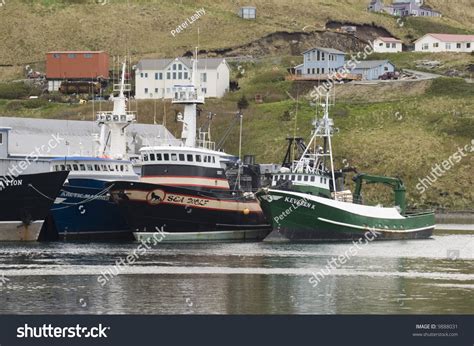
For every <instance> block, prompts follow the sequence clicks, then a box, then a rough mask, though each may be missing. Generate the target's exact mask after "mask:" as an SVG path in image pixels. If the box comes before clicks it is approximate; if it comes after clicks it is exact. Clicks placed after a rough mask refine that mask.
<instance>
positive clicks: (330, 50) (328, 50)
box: [303, 47, 346, 55]
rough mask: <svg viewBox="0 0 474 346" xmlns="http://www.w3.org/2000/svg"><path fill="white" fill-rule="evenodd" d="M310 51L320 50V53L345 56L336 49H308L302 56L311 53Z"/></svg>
mask: <svg viewBox="0 0 474 346" xmlns="http://www.w3.org/2000/svg"><path fill="white" fill-rule="evenodd" d="M312 50H320V51H322V52H325V53H328V54H342V55H345V54H346V53H344V52H341V51H340V50H337V49H334V48H324V47H315V48H311V49H308V50H306V51H304V52H303V54H306V53H308V52H311V51H312Z"/></svg>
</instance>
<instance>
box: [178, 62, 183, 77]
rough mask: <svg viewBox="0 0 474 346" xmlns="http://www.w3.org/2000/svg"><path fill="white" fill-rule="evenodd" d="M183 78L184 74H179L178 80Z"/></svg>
mask: <svg viewBox="0 0 474 346" xmlns="http://www.w3.org/2000/svg"><path fill="white" fill-rule="evenodd" d="M180 66H181V65H180ZM182 78H183V72H178V79H182Z"/></svg>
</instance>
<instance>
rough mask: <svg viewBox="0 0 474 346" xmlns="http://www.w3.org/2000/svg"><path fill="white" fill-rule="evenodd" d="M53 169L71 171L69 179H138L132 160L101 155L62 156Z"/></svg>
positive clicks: (56, 159)
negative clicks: (102, 156)
mask: <svg viewBox="0 0 474 346" xmlns="http://www.w3.org/2000/svg"><path fill="white" fill-rule="evenodd" d="M51 171H69V172H70V173H69V176H68V179H71V178H73V179H74V178H76V179H100V180H138V175H137V174H136V173H135V172H134V170H133V165H132V162H130V161H125V160H112V159H108V158H99V157H60V158H55V159H53V160H51Z"/></svg>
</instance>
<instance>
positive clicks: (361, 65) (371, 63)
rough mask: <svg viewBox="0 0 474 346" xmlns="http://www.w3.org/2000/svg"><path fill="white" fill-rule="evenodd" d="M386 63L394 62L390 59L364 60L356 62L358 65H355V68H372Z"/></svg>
mask: <svg viewBox="0 0 474 346" xmlns="http://www.w3.org/2000/svg"><path fill="white" fill-rule="evenodd" d="M386 63H389V64H392V63H391V62H390V61H389V60H363V61H361V62H359V63H358V64H356V67H354V69H371V68H374V67H378V66H380V65H384V64H386ZM392 65H393V64H392Z"/></svg>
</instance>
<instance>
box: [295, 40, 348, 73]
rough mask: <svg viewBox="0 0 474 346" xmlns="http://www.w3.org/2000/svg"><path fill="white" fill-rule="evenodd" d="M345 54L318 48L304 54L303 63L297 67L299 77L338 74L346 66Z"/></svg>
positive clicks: (335, 50)
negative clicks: (339, 69) (338, 70)
mask: <svg viewBox="0 0 474 346" xmlns="http://www.w3.org/2000/svg"><path fill="white" fill-rule="evenodd" d="M344 55H345V53H344V52H341V51H340V50H337V49H333V48H323V47H316V48H312V49H309V50H307V51H305V52H303V63H302V64H300V65H298V66H295V73H296V75H297V76H305V77H310V76H316V75H324V74H330V73H332V72H336V71H337V69H338V68H341V67H343V66H344Z"/></svg>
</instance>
